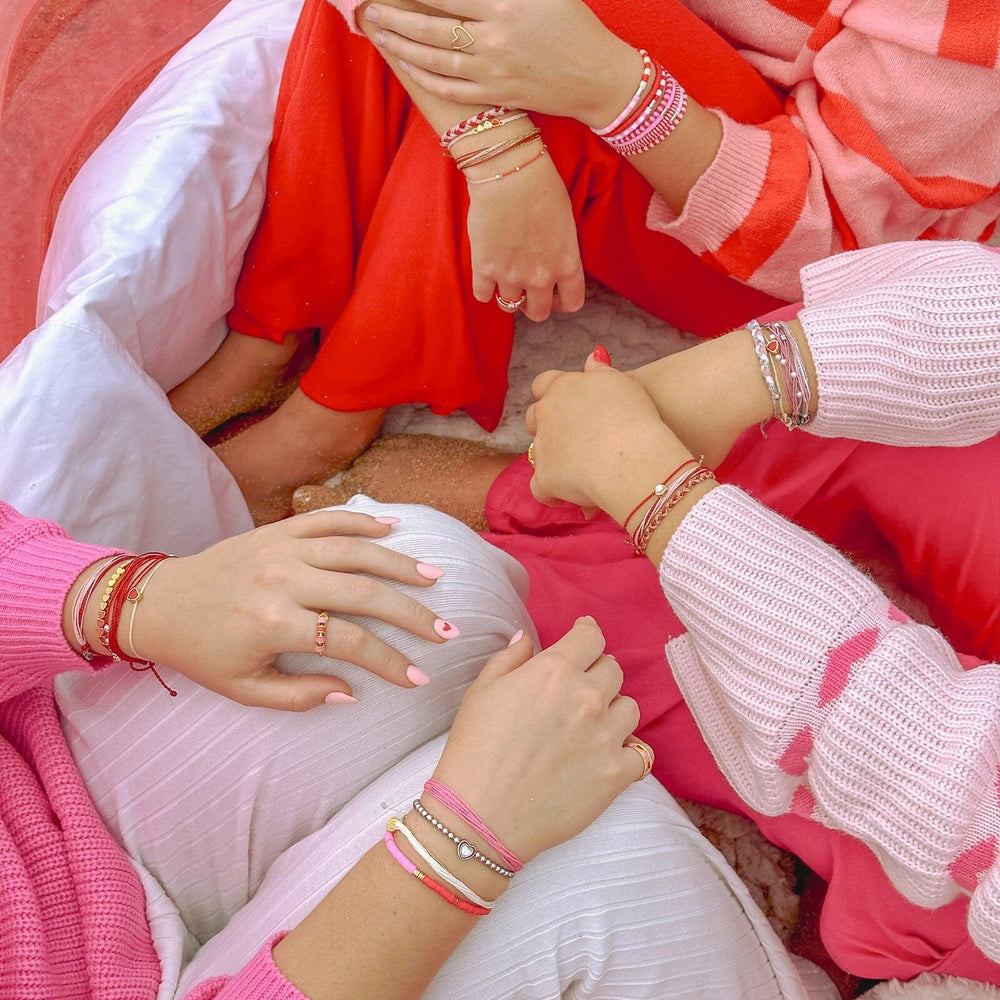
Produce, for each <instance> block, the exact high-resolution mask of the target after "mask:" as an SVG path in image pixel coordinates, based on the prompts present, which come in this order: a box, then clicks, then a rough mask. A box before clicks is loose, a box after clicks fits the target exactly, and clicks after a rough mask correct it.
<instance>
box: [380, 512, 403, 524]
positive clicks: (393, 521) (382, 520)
mask: <svg viewBox="0 0 1000 1000" xmlns="http://www.w3.org/2000/svg"><path fill="white" fill-rule="evenodd" d="M375 520H376V521H378V523H379V524H399V518H398V517H391V516H389V515H388V514H386V515H385V516H384V517H376V518H375Z"/></svg>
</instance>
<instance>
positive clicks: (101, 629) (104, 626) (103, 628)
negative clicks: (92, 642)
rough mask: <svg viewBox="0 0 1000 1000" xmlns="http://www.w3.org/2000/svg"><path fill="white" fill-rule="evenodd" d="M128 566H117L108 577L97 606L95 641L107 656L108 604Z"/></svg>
mask: <svg viewBox="0 0 1000 1000" xmlns="http://www.w3.org/2000/svg"><path fill="white" fill-rule="evenodd" d="M128 566H129V564H128V563H122V565H121V566H118V567H117V568H116V569H115V571H114V572H113V573H112V574H111V576H110V577H108V579H107V582H106V583H105V584H104V594H103V596H102V597H101V602H100V604H99V605H98V606H97V639H98V642H100V643H101V645H102V646H104V648H105V649H106V650H107V651H108V654H107V655H108V656H111V655H112V652H111V644H110V640H109V636H110V633H111V626H110V625H109V624H108V604H109V603H110V601H111V595H112V594H114V592H115V587H117V586H118V582H119V581H120V580H121V578H122V577H123V576H124V575H125V570H126V569H127V568H128Z"/></svg>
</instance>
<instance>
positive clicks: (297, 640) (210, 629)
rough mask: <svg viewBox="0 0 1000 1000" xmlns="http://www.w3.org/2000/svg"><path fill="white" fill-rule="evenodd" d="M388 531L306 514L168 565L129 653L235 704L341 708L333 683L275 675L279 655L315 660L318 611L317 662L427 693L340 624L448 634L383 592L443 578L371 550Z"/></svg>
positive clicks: (381, 650)
mask: <svg viewBox="0 0 1000 1000" xmlns="http://www.w3.org/2000/svg"><path fill="white" fill-rule="evenodd" d="M389 531H390V525H389V524H388V523H385V522H379V521H378V520H376V519H375V518H373V517H370V516H369V515H367V514H362V513H358V512H353V511H344V510H324V511H315V512H312V513H309V514H302V515H300V516H298V517H294V518H291V519H289V520H286V521H280V522H278V523H276V524H270V525H267V526H266V527H262V528H257V529H256V530H254V531H250V532H248V533H246V534H243V535H238V536H236V537H235V538H229V539H226V540H225V541H222V542H219V543H218V544H217V545H213V546H212V547H211V548H209V549H206V550H205V551H204V552H201V553H199V554H198V555H195V556H187V557H184V558H178V559H169V560H167V561H166V562H164V563H163V564H162V565H161V566H160V568H159V569H158V570H157V572H156V574H155V575H154V576H153V577H151V578H150V581H149V584H148V586H147V588H146V592H145V594H144V596H143V599H142V603H141V604H139V605H138V606H137V608H136V616H135V623H134V625H135V627H134V645H135V652H136V653H137V654H138V655H140V656H142V657H143V658H145V659H151V660H154V661H155V662H157V663H163V664H164V665H166V666H170V667H173V668H174V669H176V670H178V671H180V672H181V673H183V674H185V675H186V676H187V677H189V678H191V680H193V681H196V682H197V683H198V684H201V685H202V686H203V687H206V688H208V689H209V690H211V691H216V692H217V693H219V694H222V695H225V696H226V697H227V698H231V699H232V700H233V701H236V702H239V703H240V704H243V705H257V706H261V707H265V708H281V709H288V710H292V711H303V710H305V709H309V708H313V707H315V706H317V705H321V704H323V702H324V701H325V700H327V698H328V696H330V695H333V696H334V697H333V698H331V699H330V700H331V701H333V702H338V701H339V702H344V701H350V700H352V699H350V697H349V696H350V687H349V686H348V685H347V684H346V683H345V682H344V681H342V680H341V679H340V678H337V677H332V676H329V675H327V674H323V673H317V674H311V675H301V676H291V675H286V674H283V673H281V672H280V671H279V670H277V668H276V667H275V665H274V664H275V659H276V657H277V656H278V654H279V653H286V652H312V651H313V650H314V648H315V639H316V621H317V615H318V613H319V612H321V611H327V612H328V613H329V615H330V620H329V623H328V626H327V640H326V650H325V653H326V655H327V656H330V657H334V658H337V659H341V660H347V661H349V662H351V663H356V664H357V665H358V666H360V667H363V668H364V669H366V670H370V671H371V672H372V673H374V674H378V675H379V676H380V677H384V678H385V679H386V680H387V681H390V682H391V683H393V684H398V685H400V686H401V687H413V686H415V685H417V684H420V683H426V675H423V674H422V673H421V672H420V671H419V669H418V670H416V672H414V670H413V667H412V665H411V664H410V662H409V661H408V660H407V659H406V657H404V656H402V655H401V654H400V653H399V652H397V651H396V650H394V649H392V648H391V647H390V646H388V645H386V644H385V643H384V642H382V641H381V640H380V639H377V638H376V637H375V636H374V635H372V633H371V632H369V631H368V630H367V629H365V628H363V627H362V626H360V625H357V624H355V623H353V622H347V621H343V620H341V619H340V618H339V617H338V614H347V615H369V616H371V617H373V618H378V619H380V620H381V621H384V622H388V623H390V624H392V625H396V626H398V627H399V628H403V629H406V630H407V631H409V632H412V633H413V634H414V635H417V636H421V637H423V638H425V639H427V641H428V642H434V643H440V642H443V641H445V639H446V638H449V637H450V635H457V634H458V632H457V630H455V629H454V628H453V627H451V626H447V627H446V625H447V623H446V622H444V621H443V620H442V619H441V618H439V617H438V615H437V614H435V612H433V611H431V610H429V609H428V608H426V607H425V606H424V605H423V604H419V603H418V602H417V601H415V600H413V599H412V598H411V597H408V596H407V595H405V594H403V593H402V592H401V591H400V590H399V589H398V588H397V587H395V586H393V582H399V583H405V584H409V585H410V586H415V587H430V586H432V584H433V583H434V580H435V579H437V578H438V577H440V576H441V575H442V574H441V571H440V570H439V569H437V568H436V567H434V566H431V565H428V564H425V563H420V562H418V561H417V560H415V559H411V558H410V557H409V556H405V555H403V554H401V553H399V552H395V551H393V550H392V549H390V548H387V547H385V546H383V545H378V544H376V543H375V542H374V541H371V539H379V538H384V537H385V536H386V535H388V534H389ZM383 581H389V582H383ZM318 664H319V661H317V665H318ZM408 671H409V676H408ZM338 696H339V697H338ZM345 696H346V697H345Z"/></svg>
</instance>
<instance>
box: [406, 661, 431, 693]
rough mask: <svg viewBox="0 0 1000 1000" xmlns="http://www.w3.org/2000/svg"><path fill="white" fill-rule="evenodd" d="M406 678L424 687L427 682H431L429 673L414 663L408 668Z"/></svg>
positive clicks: (417, 685)
mask: <svg viewBox="0 0 1000 1000" xmlns="http://www.w3.org/2000/svg"><path fill="white" fill-rule="evenodd" d="M406 679H407V680H408V681H409V682H410V683H411V684H413V685H415V686H416V687H423V686H424V685H425V684H430V682H431V679H430V678H429V677H428V676H427V674H425V673H424V672H423V671H422V670H421V669H420V667H415V666H414V665H413V664H412V663H411V664H410V665H409V666H408V667H407V668H406Z"/></svg>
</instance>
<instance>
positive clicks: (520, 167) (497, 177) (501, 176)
mask: <svg viewBox="0 0 1000 1000" xmlns="http://www.w3.org/2000/svg"><path fill="white" fill-rule="evenodd" d="M536 138H537V137H536ZM547 152H548V146H542V150H541V152H540V153H537V154H536V155H535V156H533V157H531V159H530V160H525V161H524V163H521V164H518V166H516V167H514V168H513V169H512V170H505V171H504V172H503V173H502V174H494V175H493V176H492V177H481V178H479V179H478V180H470V179H469V178H468V177H467V178H466V179H465V181H466V183H467V184H491V183H492V182H493V181H502V180H503V179H504V178H505V177H510V176H511V174H517V173H520V172H521V171H522V170H523V169H524V168H525V167H527V166H530V165H531V164H532V163H534V162H535V161H536V160H540V159H541V158H542V157H543V156H544V155H545V154H546V153H547Z"/></svg>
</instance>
